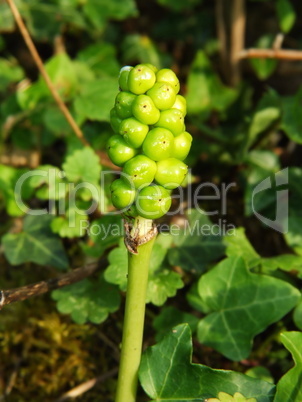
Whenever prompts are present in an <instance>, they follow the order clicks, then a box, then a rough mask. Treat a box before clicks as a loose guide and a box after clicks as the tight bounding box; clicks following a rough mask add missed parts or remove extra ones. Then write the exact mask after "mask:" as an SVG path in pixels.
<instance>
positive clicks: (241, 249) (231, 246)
mask: <svg viewBox="0 0 302 402" xmlns="http://www.w3.org/2000/svg"><path fill="white" fill-rule="evenodd" d="M224 243H225V244H226V247H227V248H226V255H227V256H228V257H242V258H243V259H244V261H245V263H246V264H247V266H248V267H249V268H252V267H255V266H256V265H258V264H259V263H260V261H261V257H260V255H259V254H258V253H257V252H256V250H255V249H254V247H253V246H252V245H251V243H250V242H249V240H248V239H247V237H246V234H245V229H244V228H237V229H236V232H235V233H234V235H231V236H226V237H225V238H224Z"/></svg>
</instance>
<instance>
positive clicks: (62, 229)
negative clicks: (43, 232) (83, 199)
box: [50, 208, 89, 238]
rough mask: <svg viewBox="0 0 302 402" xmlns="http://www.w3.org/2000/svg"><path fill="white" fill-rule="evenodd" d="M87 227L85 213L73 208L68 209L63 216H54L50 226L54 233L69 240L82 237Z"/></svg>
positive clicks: (87, 222)
mask: <svg viewBox="0 0 302 402" xmlns="http://www.w3.org/2000/svg"><path fill="white" fill-rule="evenodd" d="M80 212H81V213H80ZM88 226H89V221H88V216H87V215H86V213H85V212H84V211H80V210H79V209H75V208H68V209H67V211H66V214H65V216H56V217H55V218H54V219H53V221H52V222H51V225H50V227H51V230H52V231H53V232H54V233H57V234H58V235H59V236H60V237H69V238H74V237H82V236H84V235H85V233H86V230H87V228H88Z"/></svg>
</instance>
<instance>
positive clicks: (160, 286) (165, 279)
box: [104, 234, 184, 306]
mask: <svg viewBox="0 0 302 402" xmlns="http://www.w3.org/2000/svg"><path fill="white" fill-rule="evenodd" d="M169 243H171V240H170V239H169V236H168V235H166V234H162V235H159V236H158V237H157V239H156V243H155V245H154V248H153V250H152V255H151V264H150V271H149V279H148V287H147V296H146V303H153V304H155V305H157V306H160V305H162V304H164V303H165V301H166V300H167V298H168V297H172V296H175V294H176V292H177V289H180V288H182V287H183V286H184V284H183V282H182V280H181V277H180V275H179V274H177V273H176V272H173V271H171V269H169V268H166V267H165V266H164V265H162V262H163V260H164V257H165V255H166V253H167V248H165V246H164V245H165V244H169ZM108 260H109V263H110V264H109V266H108V268H107V269H106V270H105V274H104V275H105V279H106V280H107V281H108V282H109V283H113V284H116V285H118V286H119V287H120V289H121V290H123V291H125V290H126V289H127V272H128V254H127V249H126V247H125V245H124V242H122V241H121V242H120V245H119V247H117V248H115V249H114V250H112V251H111V252H110V253H109V256H108ZM152 261H153V262H152Z"/></svg>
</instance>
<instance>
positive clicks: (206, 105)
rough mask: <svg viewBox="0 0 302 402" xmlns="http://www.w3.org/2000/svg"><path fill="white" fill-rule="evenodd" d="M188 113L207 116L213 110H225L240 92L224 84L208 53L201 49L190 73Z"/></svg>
mask: <svg viewBox="0 0 302 402" xmlns="http://www.w3.org/2000/svg"><path fill="white" fill-rule="evenodd" d="M187 86H188V92H187V107H188V114H191V115H197V114H198V115H200V113H202V114H203V115H204V117H207V115H208V113H209V112H210V111H211V110H212V109H215V110H218V111H224V110H226V109H227V108H228V107H229V106H230V105H231V104H232V103H233V102H234V101H235V99H236V97H237V95H238V92H237V91H236V90H234V89H231V88H228V87H226V86H224V85H223V84H222V82H221V81H220V79H219V78H218V76H217V75H216V74H215V73H214V71H213V69H212V66H211V63H210V61H209V59H208V57H207V56H206V54H205V53H204V52H203V51H202V50H199V51H198V52H197V54H196V57H195V59H194V61H193V64H192V66H191V70H190V72H189V75H188V82H187Z"/></svg>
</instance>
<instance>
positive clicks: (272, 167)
mask: <svg viewBox="0 0 302 402" xmlns="http://www.w3.org/2000/svg"><path fill="white" fill-rule="evenodd" d="M245 161H246V162H247V163H248V164H249V167H248V169H247V170H246V172H245V180H246V186H245V191H244V204H245V205H244V208H245V215H246V216H251V215H253V213H254V210H256V211H257V212H260V211H261V210H263V209H264V208H267V207H269V206H270V205H271V204H272V203H274V202H275V199H276V194H275V191H274V190H273V189H267V190H266V191H262V192H260V193H258V194H257V196H256V197H254V198H253V191H254V189H255V187H256V186H257V184H259V183H260V182H261V181H262V180H264V179H266V178H267V177H268V176H270V175H271V174H274V173H277V172H278V170H280V162H279V158H278V156H277V155H275V154H274V153H273V152H271V151H264V150H253V151H250V152H249V153H248V155H247V157H246V158H245ZM252 202H253V203H254V205H253V204H252Z"/></svg>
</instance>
